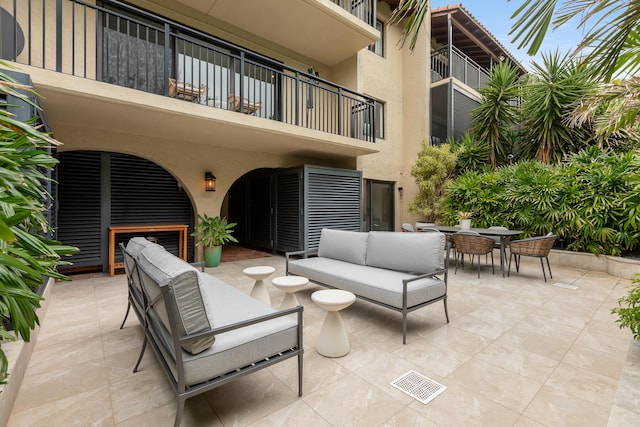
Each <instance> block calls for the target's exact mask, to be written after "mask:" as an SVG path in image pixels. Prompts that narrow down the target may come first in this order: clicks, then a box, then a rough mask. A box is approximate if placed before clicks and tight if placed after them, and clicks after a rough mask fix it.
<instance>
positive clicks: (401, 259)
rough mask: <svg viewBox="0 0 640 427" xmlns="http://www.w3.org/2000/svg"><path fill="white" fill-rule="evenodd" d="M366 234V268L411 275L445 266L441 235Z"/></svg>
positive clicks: (443, 244)
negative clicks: (404, 272)
mask: <svg viewBox="0 0 640 427" xmlns="http://www.w3.org/2000/svg"><path fill="white" fill-rule="evenodd" d="M368 234H369V240H368V242H367V250H366V253H367V265H368V266H371V267H379V268H386V269H391V270H398V271H407V272H413V273H431V272H433V271H435V270H437V269H439V268H443V266H444V256H443V254H444V247H445V237H444V234H442V233H435V232H433V233H393V232H388V231H371V232H369V233H368Z"/></svg>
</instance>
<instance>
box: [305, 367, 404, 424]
mask: <svg viewBox="0 0 640 427" xmlns="http://www.w3.org/2000/svg"><path fill="white" fill-rule="evenodd" d="M303 400H304V401H305V402H307V404H308V405H309V406H310V407H311V408H313V409H314V410H315V411H316V412H317V413H318V414H319V415H320V416H321V417H322V418H324V419H325V420H327V422H329V424H331V425H334V426H345V427H346V426H373V425H380V424H381V423H382V422H384V421H385V420H387V419H389V418H390V417H392V416H393V415H395V414H397V413H398V412H400V410H401V409H402V408H403V407H404V405H403V404H402V403H401V402H400V401H398V400H396V399H394V398H393V397H392V396H391V395H389V394H388V393H386V392H384V391H382V390H380V389H379V388H377V387H375V386H374V385H372V384H371V383H369V382H367V381H365V380H363V379H362V378H360V377H358V376H357V375H355V374H349V375H347V376H345V377H344V378H341V379H339V380H338V381H336V382H335V383H333V384H332V385H331V387H325V388H323V389H321V390H318V391H316V392H314V393H311V394H308V395H306V396H304V397H303Z"/></svg>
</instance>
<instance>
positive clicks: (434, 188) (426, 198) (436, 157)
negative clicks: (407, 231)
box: [409, 140, 456, 222]
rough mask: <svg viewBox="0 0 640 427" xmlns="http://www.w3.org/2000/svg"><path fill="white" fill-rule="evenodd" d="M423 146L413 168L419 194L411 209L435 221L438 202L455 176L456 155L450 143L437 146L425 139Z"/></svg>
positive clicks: (430, 220)
mask: <svg viewBox="0 0 640 427" xmlns="http://www.w3.org/2000/svg"><path fill="white" fill-rule="evenodd" d="M421 147H422V148H421V150H420V153H419V154H418V159H417V160H416V164H415V165H414V166H413V167H412V168H411V176H413V177H414V178H415V180H416V184H417V185H418V194H417V195H416V197H415V199H413V201H412V202H411V204H410V205H409V211H410V212H412V213H414V214H422V215H424V216H425V218H426V220H427V221H429V222H433V221H434V220H435V219H436V212H437V207H438V203H439V202H440V199H441V198H442V196H443V194H444V191H445V189H446V187H447V185H448V184H449V183H450V182H451V179H452V178H453V176H454V170H455V165H456V155H455V154H454V153H452V152H451V148H450V146H449V144H442V145H441V146H439V147H436V146H432V145H431V144H429V143H428V142H427V141H426V140H423V141H422V143H421Z"/></svg>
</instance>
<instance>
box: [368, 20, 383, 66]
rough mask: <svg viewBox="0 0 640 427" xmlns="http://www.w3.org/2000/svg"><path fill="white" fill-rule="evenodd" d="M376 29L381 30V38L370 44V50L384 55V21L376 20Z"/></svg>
mask: <svg viewBox="0 0 640 427" xmlns="http://www.w3.org/2000/svg"><path fill="white" fill-rule="evenodd" d="M376 30H378V31H380V38H379V39H378V40H376V42H375V43H372V44H370V45H369V50H370V51H371V52H373V53H375V54H376V55H380V56H382V57H384V23H383V22H382V21H379V20H376Z"/></svg>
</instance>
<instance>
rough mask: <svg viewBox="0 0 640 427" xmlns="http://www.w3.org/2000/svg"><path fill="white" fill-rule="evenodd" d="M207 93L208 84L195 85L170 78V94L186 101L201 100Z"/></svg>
mask: <svg viewBox="0 0 640 427" xmlns="http://www.w3.org/2000/svg"><path fill="white" fill-rule="evenodd" d="M206 93H207V86H206V85H202V86H200V87H198V86H194V85H192V84H191V83H187V82H181V81H176V79H171V78H170V79H169V96H170V97H172V98H179V99H184V100H186V101H192V102H200V97H201V96H204V95H205V94H206Z"/></svg>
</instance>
